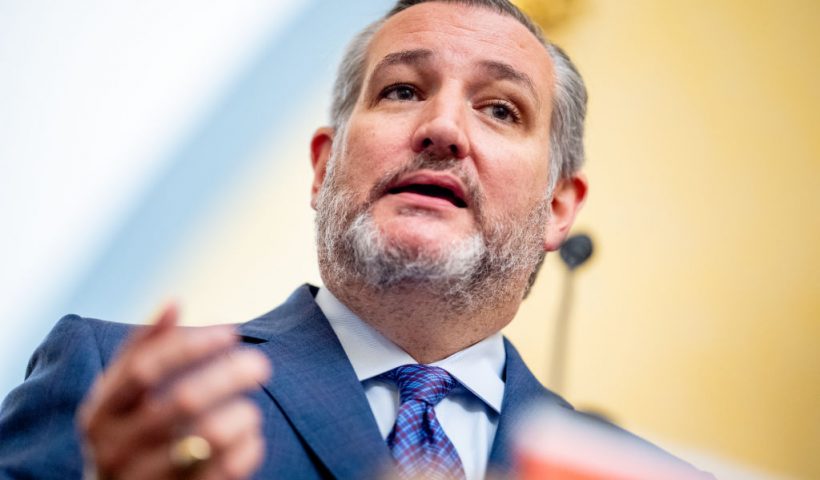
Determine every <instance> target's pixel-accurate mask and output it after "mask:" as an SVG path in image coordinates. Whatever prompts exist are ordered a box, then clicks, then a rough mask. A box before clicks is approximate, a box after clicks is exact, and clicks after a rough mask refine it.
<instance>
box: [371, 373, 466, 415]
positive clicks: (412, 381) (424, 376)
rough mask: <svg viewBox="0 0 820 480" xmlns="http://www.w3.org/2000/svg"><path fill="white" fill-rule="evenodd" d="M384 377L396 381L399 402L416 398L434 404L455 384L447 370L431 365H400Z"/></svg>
mask: <svg viewBox="0 0 820 480" xmlns="http://www.w3.org/2000/svg"><path fill="white" fill-rule="evenodd" d="M384 377H386V378H388V379H390V380H393V381H394V382H396V386H397V387H398V388H399V396H400V398H401V403H405V402H408V401H410V400H418V401H421V402H424V403H426V404H428V405H431V406H436V405H438V403H439V402H441V400H442V399H444V397H446V396H447V394H448V393H450V391H451V390H452V389H453V388H454V387H455V386H456V385H457V382H456V380H455V379H454V378H453V377H452V375H450V374H449V373H448V372H447V370H444V369H443V368H439V367H434V366H431V365H402V366H401V367H396V368H394V369H393V370H390V371H389V372H387V373H385V374H384Z"/></svg>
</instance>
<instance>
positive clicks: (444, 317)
mask: <svg viewBox="0 0 820 480" xmlns="http://www.w3.org/2000/svg"><path fill="white" fill-rule="evenodd" d="M326 285H327V287H328V288H329V289H330V291H331V292H332V293H333V295H335V296H336V298H338V299H339V300H340V301H341V302H342V303H344V304H345V305H346V306H347V307H348V308H349V309H350V310H351V311H352V312H353V313H355V314H356V315H358V316H359V317H360V318H361V319H362V320H363V321H365V322H367V323H368V324H370V325H371V326H372V327H373V328H375V329H376V330H377V331H378V332H379V333H381V334H382V335H384V336H385V337H386V338H387V339H389V340H390V341H392V342H393V343H395V344H396V345H398V346H399V347H401V348H402V349H403V350H404V351H405V352H407V353H408V354H409V355H410V356H411V357H413V358H414V359H415V360H416V361H417V362H419V363H432V362H436V361H439V360H442V359H444V358H447V357H449V356H450V355H452V354H454V353H456V352H459V351H461V350H464V349H465V348H467V347H469V346H471V345H474V344H476V343H478V342H480V341H481V340H483V339H485V338H487V337H489V336H490V335H492V334H494V333H496V332H498V331H499V330H501V329H502V328H503V327H504V326H506V325H507V324H508V323H509V322H510V321H511V320H512V319H513V317H514V316H515V314H516V312H517V311H518V307H519V305H520V304H521V298H520V295H516V294H515V293H513V292H499V291H496V292H493V295H492V297H493V298H492V299H489V298H488V299H483V300H484V301H476V302H473V306H471V307H465V306H464V305H458V304H457V303H458V302H453V301H452V300H447V299H442V298H440V297H438V296H435V295H431V292H430V291H429V289H427V288H410V287H406V286H405V287H399V288H392V289H389V290H387V289H384V290H379V291H373V290H374V289H371V288H367V287H362V286H353V285H351V284H349V283H345V284H343V285H338V284H331V283H328V282H326ZM514 290H515V289H513V291H514ZM518 291H520V290H518ZM505 297H506V298H505Z"/></svg>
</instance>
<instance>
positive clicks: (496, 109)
mask: <svg viewBox="0 0 820 480" xmlns="http://www.w3.org/2000/svg"><path fill="white" fill-rule="evenodd" d="M480 110H481V111H482V112H484V113H486V114H487V115H489V116H490V117H491V118H493V119H495V120H498V121H499V122H505V123H519V122H521V112H520V111H519V110H518V108H516V107H515V105H513V104H512V103H510V102H508V101H506V100H495V101H493V102H491V103H489V104H487V105H484V106H482V107H481V108H480Z"/></svg>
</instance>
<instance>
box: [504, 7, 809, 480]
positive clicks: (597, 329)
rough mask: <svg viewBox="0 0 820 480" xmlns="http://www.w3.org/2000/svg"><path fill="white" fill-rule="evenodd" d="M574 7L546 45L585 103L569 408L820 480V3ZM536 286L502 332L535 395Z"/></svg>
mask: <svg viewBox="0 0 820 480" xmlns="http://www.w3.org/2000/svg"><path fill="white" fill-rule="evenodd" d="M519 3H521V4H525V3H527V2H524V1H521V2H519ZM531 3H532V2H531ZM559 3H560V2H559ZM574 3H575V5H574V6H573V8H572V9H571V14H570V16H569V17H568V18H567V19H565V21H564V23H562V24H560V25H559V26H558V27H556V28H555V29H553V30H552V32H551V36H552V37H553V38H554V39H555V40H556V41H557V42H558V43H560V44H561V45H563V46H565V47H566V49H567V50H568V51H569V52H570V53H571V55H572V56H573V58H574V59H575V61H576V62H577V64H578V65H579V67H580V69H581V71H582V73H583V75H584V76H585V78H586V81H587V83H588V86H589V90H590V93H591V100H590V105H589V107H590V112H589V124H588V136H587V139H588V140H587V148H588V159H589V160H588V162H589V163H588V168H587V172H588V174H589V177H590V180H591V195H590V198H589V202H588V204H587V206H586V210H585V211H584V212H583V214H582V216H581V218H580V221H579V223H580V225H579V229H582V230H585V231H588V232H590V233H591V234H592V235H593V237H594V239H595V240H596V243H597V251H596V254H595V257H594V261H592V262H591V264H590V265H589V266H587V267H585V268H584V269H583V270H582V271H580V272H579V273H578V278H577V284H576V293H577V298H576V310H575V312H574V318H573V322H574V323H573V325H572V331H571V342H570V349H571V353H570V357H569V370H568V381H567V388H566V389H565V394H566V395H567V397H568V398H569V399H570V400H571V401H573V402H574V403H576V404H578V405H579V406H581V407H594V408H598V409H602V410H604V411H606V412H607V413H609V414H611V415H612V416H613V417H614V418H615V419H616V420H617V421H620V422H621V423H623V424H624V425H626V426H628V427H631V428H634V429H636V430H637V431H639V432H641V433H645V434H649V435H650V436H653V435H655V436H657V437H659V438H664V439H670V440H673V441H674V442H676V443H681V444H687V445H691V446H695V447H698V448H700V449H703V450H708V451H712V452H717V453H718V454H720V455H723V456H725V457H728V458H731V459H736V460H737V461H739V462H742V463H745V464H749V465H754V466H758V467H760V468H762V469H767V470H770V471H775V472H784V473H788V474H791V475H795V476H798V477H800V478H820V454H818V452H820V408H818V407H819V406H820V353H818V341H820V299H818V296H819V295H820V253H818V252H819V251H820V208H818V207H820V114H818V112H819V111H820V94H819V93H818V89H820V2H818V1H816V0H803V1H798V0H791V1H774V0H771V1H761V0H758V1H742V0H732V1H729V0H721V1H717V2H715V1H707V0H686V1H683V0H680V1H657V0H629V1H623V0H587V1H580V2H574ZM547 268H548V269H551V271H548V272H546V273H545V274H544V275H543V277H542V278H541V279H540V281H539V283H538V285H537V286H536V290H535V292H534V295H533V298H531V299H530V300H529V301H528V302H526V304H525V306H524V307H523V308H522V311H521V313H520V315H519V318H518V319H517V321H516V322H515V323H514V324H513V325H512V326H511V327H510V328H509V329H508V334H509V335H510V336H511V337H512V338H513V340H514V341H515V342H516V343H517V344H518V345H520V346H521V349H522V350H523V353H524V356H525V357H526V358H527V359H528V360H529V362H530V363H531V364H532V365H533V367H534V368H535V369H536V370H537V371H539V372H540V373H541V374H542V375H541V378H543V379H545V380H546V375H545V373H546V371H547V365H548V351H547V349H546V348H545V347H544V345H547V344H548V342H547V340H548V339H549V338H550V335H551V332H552V331H551V326H552V325H551V323H550V321H551V320H552V319H553V318H554V315H555V309H556V302H557V296H558V290H559V288H558V287H559V286H560V282H561V278H560V276H559V273H560V269H561V266H560V264H559V262H558V261H557V260H556V258H555V257H553V258H551V259H550V262H548V264H547Z"/></svg>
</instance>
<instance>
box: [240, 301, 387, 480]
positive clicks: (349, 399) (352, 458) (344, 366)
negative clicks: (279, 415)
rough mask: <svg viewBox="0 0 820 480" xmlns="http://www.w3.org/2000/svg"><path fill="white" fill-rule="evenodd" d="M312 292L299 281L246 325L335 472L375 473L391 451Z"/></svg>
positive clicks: (289, 407) (290, 409)
mask: <svg viewBox="0 0 820 480" xmlns="http://www.w3.org/2000/svg"><path fill="white" fill-rule="evenodd" d="M313 293H314V292H311V290H310V287H308V286H303V287H301V288H299V289H298V290H297V291H296V292H294V293H293V294H292V295H291V297H290V298H289V299H288V300H287V301H286V302H285V303H284V304H283V305H282V306H281V307H279V308H277V309H276V310H274V311H272V312H270V313H268V314H267V315H264V316H262V317H260V318H258V319H256V320H253V321H251V322H248V323H246V324H244V325H242V326H241V327H240V328H239V332H240V334H241V335H242V336H243V339H244V340H246V341H247V342H249V343H257V344H258V348H260V349H261V350H262V351H263V352H264V353H265V354H267V355H268V357H269V358H270V359H271V363H272V364H273V372H274V373H273V378H272V380H271V381H270V382H269V383H268V384H267V385H264V389H265V390H266V392H267V393H268V395H270V397H271V399H272V400H273V401H275V402H276V403H277V404H278V405H279V406H280V407H281V408H282V410H283V411H284V413H285V415H286V416H287V417H288V419H289V420H290V421H291V423H292V424H293V426H294V428H295V429H296V430H297V431H298V432H299V434H300V435H301V436H302V438H303V439H304V440H305V441H306V442H307V444H308V445H309V446H310V448H311V449H312V450H313V451H314V453H315V454H316V455H317V456H318V457H319V458H320V459H321V461H322V462H323V463H324V465H325V466H326V467H327V469H328V470H329V471H330V472H331V473H332V474H333V476H335V477H339V478H365V477H371V476H373V475H374V474H375V473H376V472H377V471H378V470H379V469H380V468H383V467H386V466H387V465H389V462H390V460H391V457H390V453H389V451H388V449H387V446H386V444H385V442H384V440H383V439H382V437H381V434H380V433H379V430H378V427H377V425H376V421H375V419H374V417H373V413H372V411H371V409H370V404H369V403H368V402H367V397H366V396H365V394H364V390H363V389H362V386H361V384H360V383H359V380H358V379H357V378H356V373H355V372H354V371H353V367H352V366H351V365H350V361H349V360H348V359H347V355H346V354H345V352H344V350H343V349H342V346H341V344H340V343H339V341H338V339H337V338H336V335H335V334H334V333H333V330H332V329H331V328H330V325H329V324H328V321H327V319H326V318H325V316H324V315H323V314H322V312H321V310H320V309H319V307H318V306H317V305H316V303H315V302H314V300H313Z"/></svg>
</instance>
